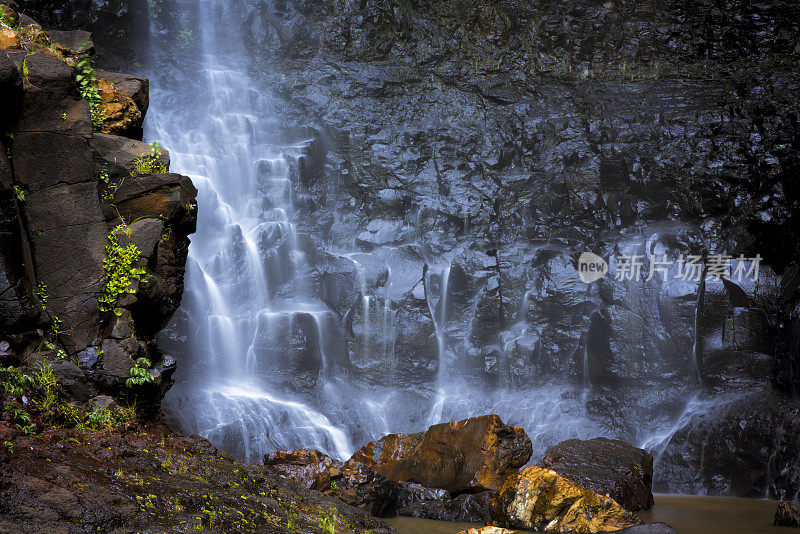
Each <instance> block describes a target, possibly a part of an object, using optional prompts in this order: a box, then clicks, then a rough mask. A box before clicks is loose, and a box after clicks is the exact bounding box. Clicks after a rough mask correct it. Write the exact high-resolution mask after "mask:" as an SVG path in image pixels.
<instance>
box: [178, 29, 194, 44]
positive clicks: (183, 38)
mask: <svg viewBox="0 0 800 534" xmlns="http://www.w3.org/2000/svg"><path fill="white" fill-rule="evenodd" d="M193 36H194V32H193V31H192V30H190V29H188V28H187V29H184V30H181V31H179V32H178V45H179V46H180V47H181V48H186V47H187V46H189V45H190V44H192V37H193Z"/></svg>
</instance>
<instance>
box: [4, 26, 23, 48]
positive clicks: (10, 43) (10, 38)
mask: <svg viewBox="0 0 800 534" xmlns="http://www.w3.org/2000/svg"><path fill="white" fill-rule="evenodd" d="M19 47H20V44H19V37H18V36H17V34H16V32H14V30H12V29H11V28H0V50H7V49H14V50H17V49H19Z"/></svg>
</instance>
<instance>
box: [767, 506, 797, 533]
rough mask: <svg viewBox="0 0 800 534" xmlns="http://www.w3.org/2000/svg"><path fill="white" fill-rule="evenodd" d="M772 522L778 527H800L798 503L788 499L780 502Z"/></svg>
mask: <svg viewBox="0 0 800 534" xmlns="http://www.w3.org/2000/svg"><path fill="white" fill-rule="evenodd" d="M772 524H773V525H775V526H777V527H796V528H797V527H800V511H798V509H797V504H795V503H793V502H787V501H783V502H780V503H778V509H777V510H775V520H774V521H773V522H772Z"/></svg>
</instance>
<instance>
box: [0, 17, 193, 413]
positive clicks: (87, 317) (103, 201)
mask: <svg viewBox="0 0 800 534" xmlns="http://www.w3.org/2000/svg"><path fill="white" fill-rule="evenodd" d="M17 33H18V34H19V35H20V37H21V38H22V41H23V45H24V46H25V47H26V49H28V50H29V49H31V47H34V49H35V50H36V51H37V53H35V54H31V55H27V57H26V54H27V52H26V51H3V52H1V53H0V93H1V94H2V97H3V104H4V105H3V111H2V117H0V120H2V121H3V123H2V126H3V128H4V130H6V129H7V131H10V132H11V133H12V136H11V137H9V138H8V139H10V140H11V142H10V143H9V146H3V154H2V156H0V158H2V159H0V178H2V180H0V203H2V215H0V231H1V232H2V234H3V236H4V238H3V250H2V255H0V257H2V260H0V268H1V269H0V271H2V273H3V274H2V276H0V295H2V296H1V297H0V325H2V327H3V328H2V331H0V340H2V341H5V342H6V343H8V345H9V347H10V348H11V351H10V353H11V356H9V357H8V358H7V361H8V364H15V365H19V364H22V363H24V360H25V357H26V356H27V355H28V354H29V353H30V352H31V351H32V350H34V349H35V348H37V347H41V346H42V344H47V345H49V344H53V346H56V347H57V348H58V349H62V350H64V351H65V353H66V355H67V357H68V358H69V359H71V360H73V361H74V362H77V363H78V364H79V365H80V369H81V373H83V375H84V377H83V382H82V381H80V380H77V378H78V377H76V376H72V375H70V376H67V377H66V378H65V380H68V381H69V382H70V383H71V384H72V385H76V384H81V387H80V388H77V389H75V391H76V392H78V393H79V394H76V395H75V398H76V399H77V400H79V401H85V400H86V399H87V398H89V397H91V396H95V395H97V394H98V393H108V394H113V395H117V394H121V393H126V392H127V389H126V388H125V385H124V383H125V380H126V379H127V378H129V376H130V374H129V373H130V369H131V368H132V367H133V366H134V361H135V360H136V359H137V358H140V357H145V358H148V359H149V360H150V362H151V363H152V364H153V367H152V369H151V374H152V375H153V376H154V378H155V381H154V383H153V384H152V385H149V386H147V388H146V389H147V390H146V391H145V389H142V391H141V394H142V398H141V399H140V400H141V402H142V404H143V405H148V404H152V405H153V406H157V405H158V404H159V402H160V399H161V397H162V396H163V394H164V393H165V392H166V390H167V389H168V388H169V386H170V385H171V383H172V382H171V378H170V375H171V373H172V372H173V371H174V367H175V362H174V360H173V359H172V358H171V357H169V356H165V355H163V354H162V353H161V352H159V351H158V349H157V347H156V345H155V344H154V343H152V341H153V340H154V338H155V336H156V335H157V333H158V331H159V330H161V329H162V328H163V327H164V325H165V324H166V322H167V321H168V320H169V318H170V317H171V315H172V313H173V312H174V311H175V310H176V309H177V307H178V305H179V303H180V298H181V295H182V293H183V272H184V265H185V261H186V254H187V248H188V235H189V234H191V233H192V232H193V231H194V224H195V209H194V207H193V203H194V198H195V195H196V193H197V191H196V190H195V188H194V186H193V185H192V184H191V181H190V180H189V179H188V178H186V177H184V176H180V175H176V174H141V175H137V176H134V175H133V173H132V167H133V165H132V164H133V160H134V159H135V158H137V157H140V156H142V155H144V154H147V152H148V149H149V147H148V145H146V144H145V143H142V142H141V141H137V140H134V139H129V138H125V137H120V136H116V135H103V134H100V133H95V132H94V131H93V128H92V120H91V115H90V107H89V105H88V103H87V102H86V101H85V100H83V99H82V98H81V95H80V94H79V92H78V89H77V85H76V82H75V71H74V69H73V68H72V67H71V66H70V65H71V62H72V61H74V58H75V56H76V54H77V52H78V51H79V50H83V49H85V47H86V46H87V43H86V41H85V40H86V39H88V38H89V34H88V33H86V32H80V31H77V32H56V31H53V32H51V33H47V32H45V31H44V30H42V29H41V27H39V26H38V25H35V24H33V23H30V24H27V25H24V26H22V27H21V28H20V29H18V30H17ZM88 46H89V47H91V43H88ZM36 47H44V48H42V49H41V50H40V49H39V48H36ZM23 78H24V87H23V84H22V83H21V81H22V79H23ZM114 79H116V80H118V81H120V83H121V88H116V87H112V86H111V85H110V84H109V83H107V82H104V83H105V85H104V86H103V87H105V89H107V91H108V92H109V93H110V94H111V93H113V95H114V96H113V98H110V99H105V100H104V103H105V104H108V105H107V106H105V109H106V111H107V114H106V116H105V118H106V119H107V124H108V125H111V124H116V126H114V127H113V128H110V129H108V131H115V132H117V133H123V134H127V135H135V134H136V130H137V129H138V130H139V134H140V130H141V118H142V111H141V110H140V109H139V108H138V105H137V104H136V102H135V101H134V98H136V99H138V100H139V101H141V102H144V103H146V101H147V97H146V95H145V94H143V93H145V92H146V87H147V83H146V80H145V81H143V80H141V79H139V78H135V77H126V76H125V75H121V74H120V75H117V76H116V77H114ZM101 89H102V87H101ZM125 90H128V91H130V93H131V94H130V95H128V94H127V93H125V92H124V91H125ZM114 103H116V104H120V103H123V104H124V105H123V104H120V106H121V107H120V106H118V107H117V108H115V107H114V106H112V105H111V104H114ZM105 104H104V105H105ZM116 104H115V105H116ZM8 139H5V138H4V142H7V141H8ZM6 148H7V149H8V153H9V154H10V155H11V161H13V166H12V165H11V163H10V162H9V160H8V159H7V158H6V150H5V149H6ZM162 159H164V160H166V161H164V163H165V165H168V156H166V155H162ZM134 220H135V222H134ZM123 222H125V223H131V224H130V225H129V226H128V227H127V229H126V230H124V231H115V230H114V229H115V228H116V227H117V226H118V225H119V224H121V223H123ZM112 232H113V234H114V238H115V239H117V241H118V242H119V245H120V247H128V246H130V245H135V246H136V248H137V250H138V252H139V255H138V257H137V258H136V261H135V265H133V266H132V267H136V268H143V269H145V270H146V271H147V272H148V273H151V276H149V277H148V280H147V281H146V282H138V281H136V282H132V284H134V285H131V286H130V289H135V290H136V294H135V295H133V294H125V295H122V296H121V297H120V299H119V301H118V302H117V303H116V307H118V310H117V312H118V313H110V312H102V311H101V310H100V303H99V302H98V297H100V296H101V295H102V294H103V292H104V291H105V287H106V283H107V278H106V277H105V274H104V260H105V259H106V257H107V255H108V254H109V252H108V249H107V246H108V245H109V243H110V241H109V236H110V235H111V234H112ZM6 238H7V239H6ZM34 294H35V295H36V296H35V297H34ZM73 370H74V369H73ZM67 374H69V373H67ZM86 379H88V382H86ZM66 389H67V390H68V391H69V390H70V388H66ZM73 389H74V388H73ZM78 397H80V398H79V399H78Z"/></svg>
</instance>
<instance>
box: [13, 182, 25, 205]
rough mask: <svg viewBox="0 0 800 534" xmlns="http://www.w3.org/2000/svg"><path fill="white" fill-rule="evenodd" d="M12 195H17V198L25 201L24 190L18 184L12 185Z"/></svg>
mask: <svg viewBox="0 0 800 534" xmlns="http://www.w3.org/2000/svg"><path fill="white" fill-rule="evenodd" d="M14 196H15V197H17V200H19V201H20V202H25V191H23V190H22V188H21V187H20V186H18V185H15V186H14Z"/></svg>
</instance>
